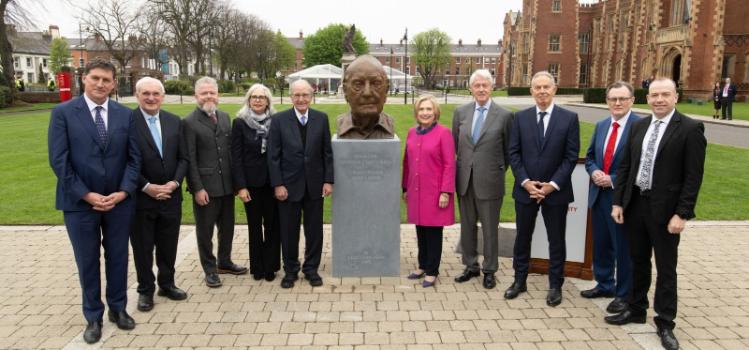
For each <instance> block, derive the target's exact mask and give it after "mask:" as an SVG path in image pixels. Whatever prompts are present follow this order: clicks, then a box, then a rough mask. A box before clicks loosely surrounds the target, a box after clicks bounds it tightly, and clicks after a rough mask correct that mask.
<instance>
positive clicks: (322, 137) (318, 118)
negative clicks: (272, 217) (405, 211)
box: [268, 80, 333, 288]
mask: <svg viewBox="0 0 749 350" xmlns="http://www.w3.org/2000/svg"><path fill="white" fill-rule="evenodd" d="M312 91H313V90H312V87H311V86H310V85H309V83H307V82H306V81H304V80H298V81H295V82H294V83H292V84H291V86H290V93H291V101H292V103H293V104H294V108H291V109H288V110H286V111H283V112H280V113H278V114H277V115H275V116H274V117H273V122H272V123H273V124H272V127H271V131H270V138H269V145H268V171H269V173H270V182H271V186H273V187H274V192H275V196H276V198H277V199H278V200H279V201H280V203H279V215H280V222H281V252H282V253H283V269H284V272H286V275H285V276H284V278H283V279H282V280H281V287H282V288H291V287H293V286H294V282H295V281H296V280H297V279H298V275H297V274H298V273H299V269H300V267H299V224H300V220H301V218H302V212H303V213H304V240H305V249H304V265H303V266H302V267H301V270H302V272H303V273H304V278H305V279H306V280H308V281H309V283H310V285H312V286H313V287H316V286H321V285H322V278H321V277H320V275H319V274H318V271H317V270H318V268H319V266H320V258H321V256H322V246H323V232H322V216H323V199H324V197H327V196H329V195H330V194H331V193H333V148H332V146H331V141H330V127H329V124H328V116H327V114H325V113H323V112H320V111H316V110H313V109H311V108H309V105H310V102H312Z"/></svg>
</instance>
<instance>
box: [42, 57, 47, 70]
mask: <svg viewBox="0 0 749 350" xmlns="http://www.w3.org/2000/svg"><path fill="white" fill-rule="evenodd" d="M42 66H44V68H47V59H46V58H43V59H42Z"/></svg>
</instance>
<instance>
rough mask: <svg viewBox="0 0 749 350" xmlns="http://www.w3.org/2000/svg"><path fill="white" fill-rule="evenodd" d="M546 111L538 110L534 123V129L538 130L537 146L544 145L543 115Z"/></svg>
mask: <svg viewBox="0 0 749 350" xmlns="http://www.w3.org/2000/svg"><path fill="white" fill-rule="evenodd" d="M545 116H546V112H538V123H536V130H538V142H539V143H538V146H539V147H542V146H543V145H544V117H545Z"/></svg>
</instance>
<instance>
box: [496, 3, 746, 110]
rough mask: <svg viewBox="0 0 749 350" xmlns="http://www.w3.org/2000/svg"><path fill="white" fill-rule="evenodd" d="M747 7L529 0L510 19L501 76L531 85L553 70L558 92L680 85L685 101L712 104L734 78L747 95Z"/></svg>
mask: <svg viewBox="0 0 749 350" xmlns="http://www.w3.org/2000/svg"><path fill="white" fill-rule="evenodd" d="M746 18H749V6H747V4H746V1H745V0H662V1H656V0H599V1H598V2H597V3H593V4H580V3H579V2H578V1H577V0H523V9H522V11H521V12H512V11H511V12H509V13H507V15H506V16H505V21H504V38H505V45H504V46H505V54H506V55H504V61H503V62H502V63H503V66H504V67H505V72H504V74H503V75H504V76H503V78H504V79H505V80H506V82H507V84H509V85H511V86H528V85H529V83H530V81H529V80H530V77H531V76H532V75H533V73H534V72H536V71H540V70H549V71H550V72H551V73H552V74H553V75H554V76H555V77H557V82H558V84H559V86H563V87H605V86H606V85H608V84H609V83H612V82H614V81H616V80H620V79H621V80H625V81H628V82H630V83H633V84H634V85H635V86H640V83H641V82H642V80H644V79H647V78H648V77H650V76H656V77H659V76H664V77H669V78H672V79H674V80H675V81H676V82H677V83H678V84H679V87H680V88H681V89H683V91H684V94H685V95H686V96H687V97H694V98H701V99H707V98H709V96H710V93H711V89H712V86H713V84H714V83H715V82H716V81H718V80H720V79H722V78H724V77H731V79H732V80H733V82H735V83H736V85H737V87H738V90H739V99H740V100H746V99H747V96H749V26H748V25H747V24H746V22H745V20H746Z"/></svg>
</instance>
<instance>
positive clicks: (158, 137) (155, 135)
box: [148, 117, 164, 157]
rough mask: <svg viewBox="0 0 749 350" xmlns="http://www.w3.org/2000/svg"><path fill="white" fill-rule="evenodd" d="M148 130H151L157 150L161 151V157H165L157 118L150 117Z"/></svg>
mask: <svg viewBox="0 0 749 350" xmlns="http://www.w3.org/2000/svg"><path fill="white" fill-rule="evenodd" d="M148 129H149V130H151V137H153V142H154V143H155V144H156V148H158V149H159V155H160V156H162V157H164V154H163V153H161V135H159V129H158V127H157V126H156V117H148Z"/></svg>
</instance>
